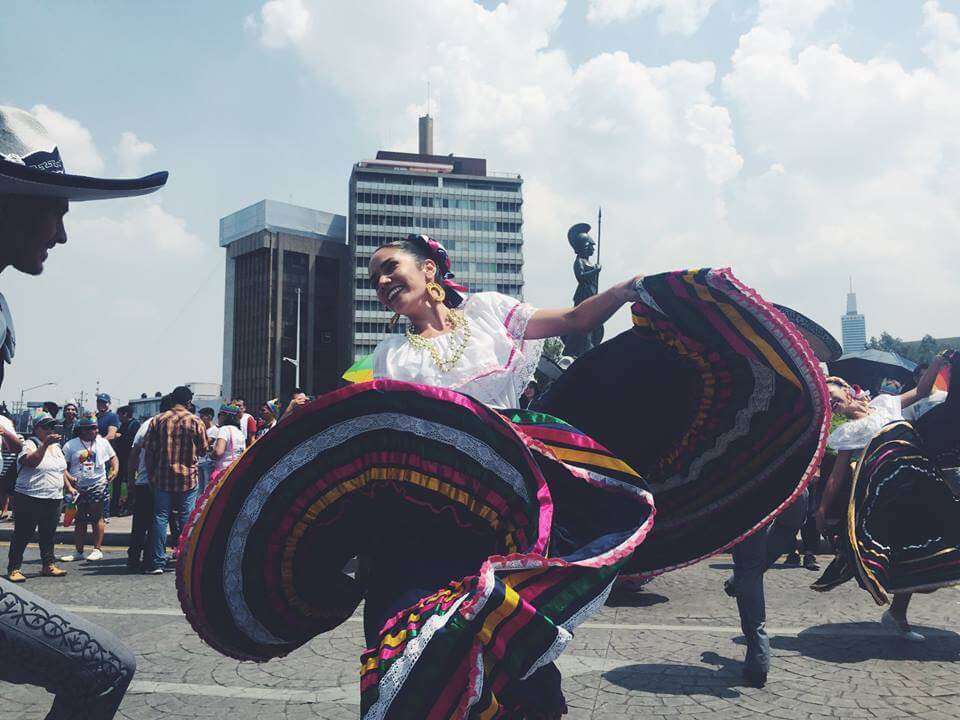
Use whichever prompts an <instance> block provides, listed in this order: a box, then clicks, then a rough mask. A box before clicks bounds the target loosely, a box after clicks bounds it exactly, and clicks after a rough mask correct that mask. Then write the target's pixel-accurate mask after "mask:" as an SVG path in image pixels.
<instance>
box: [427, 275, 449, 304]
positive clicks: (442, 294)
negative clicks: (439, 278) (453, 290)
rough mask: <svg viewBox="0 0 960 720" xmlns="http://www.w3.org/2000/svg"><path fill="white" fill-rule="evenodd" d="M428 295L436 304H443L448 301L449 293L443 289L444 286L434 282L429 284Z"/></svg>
mask: <svg viewBox="0 0 960 720" xmlns="http://www.w3.org/2000/svg"><path fill="white" fill-rule="evenodd" d="M427 294H428V295H429V296H430V297H431V298H433V300H434V302H438V303H441V302H443V301H444V300H446V299H447V291H446V290H444V289H443V285H441V284H440V283H438V282H434V281H433V280H431V281H430V282H428V283H427Z"/></svg>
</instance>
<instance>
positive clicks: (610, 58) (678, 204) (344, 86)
mask: <svg viewBox="0 0 960 720" xmlns="http://www.w3.org/2000/svg"><path fill="white" fill-rule="evenodd" d="M308 9H309V13H310V16H311V28H312V29H311V30H310V31H309V32H307V33H306V34H305V35H304V36H303V37H301V38H300V39H297V40H294V39H288V41H287V42H288V45H289V47H290V48H291V49H292V50H293V51H295V52H296V53H297V54H298V55H299V57H300V58H301V59H302V61H303V62H304V63H305V64H306V65H307V66H308V67H309V68H311V69H312V70H313V72H314V75H315V77H316V78H317V82H318V83H322V84H325V85H328V86H331V87H333V88H334V89H335V90H336V91H337V93H338V95H342V96H344V97H345V98H347V100H348V101H349V102H351V103H352V104H353V107H354V110H355V113H356V117H357V122H358V123H359V125H360V127H361V128H362V129H363V130H364V131H366V132H369V133H371V134H372V135H374V136H377V135H380V136H382V137H386V136H389V137H391V138H393V139H394V140H396V139H397V138H401V139H402V141H401V142H393V143H392V146H393V148H394V149H408V150H412V149H415V148H416V127H417V125H416V118H417V116H418V115H419V114H422V112H423V111H424V110H425V107H423V106H420V105H411V104H410V103H409V98H411V97H420V96H421V95H422V91H423V84H424V80H426V79H429V80H430V82H431V85H432V88H433V98H434V102H433V113H432V114H433V115H434V117H435V120H436V125H435V128H436V137H435V140H434V146H435V148H436V149H437V152H439V153H447V152H455V153H457V154H462V155H479V156H482V157H486V158H488V166H489V167H490V169H491V170H494V171H498V170H499V171H512V170H516V171H519V172H521V173H522V175H523V177H524V181H525V185H524V228H525V229H524V238H525V242H526V244H527V245H526V248H527V249H526V257H527V263H526V266H525V273H526V278H527V297H528V298H529V299H530V300H532V301H533V302H535V303H537V304H540V305H542V306H560V305H562V304H566V303H569V300H570V296H571V295H572V292H573V279H572V273H571V267H572V262H573V255H572V252H571V251H570V248H569V246H568V245H567V242H566V229H567V227H569V226H570V225H571V224H573V223H575V222H580V221H584V220H586V221H590V219H591V218H592V217H595V216H596V209H597V206H598V205H603V207H604V215H605V218H606V220H605V224H604V231H603V249H602V253H603V257H602V262H603V264H604V265H605V266H606V267H608V268H611V269H610V270H606V271H604V275H603V279H602V282H603V283H606V282H610V283H612V282H613V281H614V280H619V279H621V278H620V277H619V275H621V274H623V273H626V272H630V271H634V272H641V271H642V270H649V269H650V268H651V267H652V266H653V265H652V261H653V259H655V258H659V261H661V262H662V263H664V264H662V265H660V266H659V267H661V268H663V267H678V266H683V265H686V264H689V263H690V262H694V263H699V262H702V261H703V254H701V253H692V252H689V248H690V246H691V244H693V243H695V242H696V239H697V238H699V237H701V236H703V235H704V234H706V232H707V231H706V230H705V229H704V228H706V227H710V226H711V224H713V223H714V222H715V221H716V219H717V218H718V217H720V216H722V215H723V213H724V212H725V206H724V203H723V195H724V192H725V190H724V187H725V185H726V184H728V183H729V181H730V180H731V178H734V177H735V176H736V175H737V173H738V171H739V169H740V166H741V164H742V159H741V158H740V155H739V153H738V152H737V149H736V147H735V144H734V136H733V133H732V131H731V127H730V118H729V114H728V113H727V112H726V110H725V109H724V108H722V107H718V106H717V104H716V101H715V99H714V98H713V96H712V94H711V92H710V87H711V86H712V85H713V84H714V82H715V80H716V69H715V67H714V65H713V64H712V63H710V62H687V61H677V62H673V63H670V64H668V65H663V66H659V67H651V66H647V65H644V64H643V63H640V62H637V61H635V60H633V59H632V58H631V57H630V56H629V55H628V54H626V53H624V52H610V53H602V54H599V55H596V56H595V57H592V58H590V59H588V60H587V61H585V62H583V63H581V64H577V65H574V64H571V62H570V60H569V58H568V56H567V55H566V53H564V52H562V51H560V50H557V49H553V48H552V47H551V38H552V34H553V32H554V31H555V29H556V28H557V27H558V25H559V23H560V20H561V17H562V15H563V12H564V9H565V3H564V2H562V1H561V0H520V1H517V0H515V1H514V2H509V3H502V4H500V5H498V6H496V7H495V8H494V9H492V10H486V9H484V8H483V7H481V6H480V5H478V4H476V3H473V2H470V1H469V0H442V1H439V2H438V1H436V0H412V1H411V2H409V3H405V4H403V6H402V7H401V6H400V4H398V3H393V2H380V3H368V4H365V5H364V9H363V10H362V11H360V10H357V9H356V7H354V6H350V5H347V4H343V3H325V2H314V3H309V4H308ZM361 18H362V19H361ZM361 23H362V26H363V32H362V33H359V32H355V28H356V27H358V25H359V24H361ZM321 28H322V31H321ZM397 108H404V109H405V110H404V111H402V112H397ZM376 149H377V148H375V147H371V148H370V154H371V155H373V153H374V152H375V151H376ZM677 238H679V239H677ZM661 244H662V245H664V246H665V247H667V248H669V252H665V251H664V250H663V249H662V248H661V247H660V246H661ZM715 257H721V258H722V255H721V254H719V253H718V254H717V255H715ZM614 268H617V269H616V270H614ZM626 321H627V318H626V314H625V313H624V318H623V319H621V320H620V321H619V322H621V324H624V325H625V324H626Z"/></svg>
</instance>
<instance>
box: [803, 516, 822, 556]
mask: <svg viewBox="0 0 960 720" xmlns="http://www.w3.org/2000/svg"><path fill="white" fill-rule="evenodd" d="M800 550H801V551H802V552H804V553H813V554H814V555H816V554H817V553H819V552H820V531H819V530H818V529H817V518H816V517H815V516H811V517H809V518H807V521H806V522H805V523H804V524H803V527H802V528H800Z"/></svg>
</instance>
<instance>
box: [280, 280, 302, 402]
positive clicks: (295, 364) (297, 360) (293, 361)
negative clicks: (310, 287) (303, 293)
mask: <svg viewBox="0 0 960 720" xmlns="http://www.w3.org/2000/svg"><path fill="white" fill-rule="evenodd" d="M300 324H301V323H300V288H297V357H296V358H288V357H285V358H283V359H284V360H286V361H287V362H288V363H290V364H291V365H293V367H294V368H296V371H297V375H296V377H297V379H296V381H295V382H294V384H295V385H296V386H297V387H300Z"/></svg>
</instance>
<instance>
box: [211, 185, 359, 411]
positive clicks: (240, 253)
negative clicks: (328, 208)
mask: <svg viewBox="0 0 960 720" xmlns="http://www.w3.org/2000/svg"><path fill="white" fill-rule="evenodd" d="M346 221H347V219H346V218H345V217H344V216H343V215H335V214H333V213H328V212H323V211H322V210H313V209H311V208H305V207H298V206H296V205H290V204H288V203H284V202H276V201H274V200H261V201H260V202H258V203H257V204H255V205H251V206H250V207H248V208H244V209H243V210H239V211H237V212H235V213H232V214H230V215H227V216H226V217H224V218H221V219H220V247H222V248H224V249H226V251H227V269H226V298H225V299H226V303H225V312H224V322H223V392H224V396H225V397H226V398H235V397H243V398H245V399H246V401H247V404H248V407H250V408H252V412H257V411H259V409H260V405H261V404H262V403H263V402H265V401H266V400H269V399H271V398H274V397H277V396H279V395H280V394H281V392H282V391H289V390H291V389H293V387H294V385H295V384H296V382H297V375H298V373H297V370H298V368H297V367H296V366H295V365H294V364H293V363H291V362H290V361H289V360H285V359H284V358H290V360H295V361H297V360H298V361H299V363H300V367H299V381H300V382H299V385H300V386H301V387H302V388H303V389H304V391H305V392H307V394H309V395H318V394H320V393H322V392H326V391H328V390H332V389H333V388H335V387H336V386H337V385H338V384H339V379H340V373H342V372H343V370H344V369H345V368H346V367H347V365H349V363H350V351H351V347H350V321H351V316H352V314H353V313H352V307H351V305H350V300H351V295H352V294H351V292H350V289H349V283H350V281H351V278H350V274H349V268H348V266H347V263H348V258H349V249H348V248H347V237H346V235H347V233H346V226H347V222H346ZM298 291H299V293H298ZM298 296H299V303H298ZM298 328H299V332H298ZM298 338H299V340H300V347H299V352H298V348H297V339H298Z"/></svg>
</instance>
